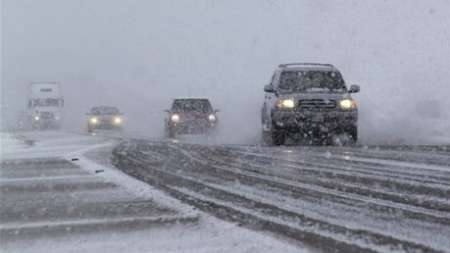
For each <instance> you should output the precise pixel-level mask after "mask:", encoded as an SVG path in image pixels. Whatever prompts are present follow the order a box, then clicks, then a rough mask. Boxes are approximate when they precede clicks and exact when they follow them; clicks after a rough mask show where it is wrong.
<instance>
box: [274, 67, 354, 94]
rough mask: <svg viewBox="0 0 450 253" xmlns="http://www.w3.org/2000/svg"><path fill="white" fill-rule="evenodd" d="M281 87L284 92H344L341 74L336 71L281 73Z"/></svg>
mask: <svg viewBox="0 0 450 253" xmlns="http://www.w3.org/2000/svg"><path fill="white" fill-rule="evenodd" d="M279 89H280V90H281V91H282V92H329V91H335V92H344V91H345V90H346V88H345V83H344V80H343V79H342V77H341V74H340V73H339V72H336V71H320V70H314V71H311V70H308V71H304V70H295V71H292V70H290V71H284V72H282V73H281V77H280V84H279Z"/></svg>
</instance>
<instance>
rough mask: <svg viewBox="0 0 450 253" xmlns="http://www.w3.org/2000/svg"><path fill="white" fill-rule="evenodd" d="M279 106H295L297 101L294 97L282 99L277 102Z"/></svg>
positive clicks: (288, 107)
mask: <svg viewBox="0 0 450 253" xmlns="http://www.w3.org/2000/svg"><path fill="white" fill-rule="evenodd" d="M277 107H278V108H281V109H291V108H294V107H295V102H294V100H293V99H290V98H289V99H280V100H278V102H277Z"/></svg>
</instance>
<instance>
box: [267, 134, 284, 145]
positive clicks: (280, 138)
mask: <svg viewBox="0 0 450 253" xmlns="http://www.w3.org/2000/svg"><path fill="white" fill-rule="evenodd" d="M270 137H271V140H272V144H273V145H275V146H280V145H283V144H284V143H285V142H286V133H285V132H284V131H280V130H272V131H271V132H270Z"/></svg>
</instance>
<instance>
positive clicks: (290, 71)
mask: <svg viewBox="0 0 450 253" xmlns="http://www.w3.org/2000/svg"><path fill="white" fill-rule="evenodd" d="M264 91H265V99H264V105H263V108H262V113H261V114H262V115H261V119H262V128H263V138H264V140H265V141H266V142H267V143H270V144H274V145H282V144H284V142H285V140H286V138H287V137H288V136H289V135H293V134H296V135H298V136H300V137H301V138H305V137H309V138H310V139H312V140H319V141H320V142H321V143H330V142H332V140H333V137H334V136H342V135H345V136H346V137H347V140H348V142H347V143H354V142H356V140H357V139H358V127H357V125H358V124H357V121H358V109H357V106H356V103H355V101H354V100H353V98H352V97H351V95H350V93H355V92H359V86H358V85H352V86H350V89H347V86H346V85H345V82H344V80H343V78H342V75H341V73H340V72H339V70H338V69H336V68H335V67H334V66H333V65H331V64H318V63H288V64H281V65H279V66H278V68H277V69H276V70H275V73H274V74H273V76H272V79H271V82H270V84H268V85H266V86H265V87H264Z"/></svg>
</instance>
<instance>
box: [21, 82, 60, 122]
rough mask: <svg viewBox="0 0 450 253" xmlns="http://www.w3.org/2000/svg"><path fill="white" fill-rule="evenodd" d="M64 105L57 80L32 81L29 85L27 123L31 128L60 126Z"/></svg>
mask: <svg viewBox="0 0 450 253" xmlns="http://www.w3.org/2000/svg"><path fill="white" fill-rule="evenodd" d="M63 107H64V99H63V97H62V94H61V85H60V83H58V82H34V83H31V84H30V86H29V95H28V114H27V115H28V117H27V118H28V123H29V125H30V126H31V128H32V129H48V128H56V129H58V128H60V127H61V121H62V116H63V115H62V114H63Z"/></svg>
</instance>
